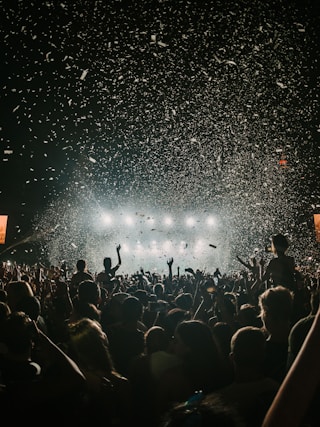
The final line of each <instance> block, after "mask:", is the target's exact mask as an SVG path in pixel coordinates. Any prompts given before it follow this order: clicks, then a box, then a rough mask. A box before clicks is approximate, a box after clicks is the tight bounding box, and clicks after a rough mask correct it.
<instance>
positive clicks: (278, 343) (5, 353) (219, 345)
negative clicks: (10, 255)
mask: <svg viewBox="0 0 320 427" xmlns="http://www.w3.org/2000/svg"><path fill="white" fill-rule="evenodd" d="M288 249H289V242H288V240H287V238H286V237H285V236H284V235H281V234H277V235H275V236H273V238H272V241H271V251H272V252H270V253H272V254H273V255H272V258H271V259H270V260H269V263H266V264H265V263H264V262H263V261H264V260H261V263H260V262H259V260H258V259H257V258H256V257H251V258H250V261H248V262H247V261H244V260H243V258H242V257H241V256H240V255H239V256H237V259H238V261H239V262H240V265H241V268H239V271H238V272H237V273H234V272H233V273H232V274H228V273H221V272H220V270H219V268H218V267H216V266H215V267H214V268H213V269H212V273H204V272H202V271H200V270H199V269H197V270H196V271H194V270H193V269H192V268H190V267H187V268H186V269H185V271H184V274H181V273H180V268H179V267H177V269H176V270H175V269H174V267H175V266H174V258H170V259H169V260H168V261H167V267H168V273H167V274H165V275H163V276H161V275H159V274H152V273H150V272H149V271H145V270H144V268H140V269H139V271H135V272H132V274H126V275H121V274H117V273H118V271H119V267H120V265H121V263H122V259H121V255H120V252H121V246H120V245H118V246H117V247H116V253H117V258H118V259H117V263H116V264H115V266H114V267H113V266H112V260H111V258H110V257H105V258H104V259H103V260H102V264H103V266H104V270H103V271H101V272H98V273H95V272H92V271H90V266H89V265H87V261H86V260H85V259H80V258H79V260H78V261H77V263H76V265H75V266H74V268H73V270H72V272H71V273H70V274H69V275H68V274H66V270H65V268H61V266H53V265H50V266H48V267H46V266H44V265H43V264H40V263H37V264H35V265H32V266H30V265H25V264H21V265H18V264H16V263H13V264H12V265H10V266H9V265H7V264H6V263H5V262H3V263H2V265H1V270H0V279H1V289H0V291H1V292H0V407H1V408H2V409H1V411H2V413H3V415H4V416H5V415H7V417H8V419H10V422H17V423H18V422H24V423H25V422H27V421H30V422H32V424H33V425H40V424H41V425H42V424H43V417H45V418H46V419H49V420H50V421H52V422H60V423H62V422H63V423H72V425H84V424H86V425H87V424H88V423H91V424H92V425H93V424H95V423H98V422H99V423H106V425H110V426H119V427H122V426H127V425H128V424H129V423H136V424H138V425H140V426H150V427H175V426H192V427H201V426H209V425H210V426H213V425H215V426H222V425H223V426H234V427H237V426H239V427H240V426H243V427H274V426H278V425H288V426H289V425H290V426H291V427H292V426H297V427H307V426H311V427H313V426H319V425H320V424H319V423H320V417H319V415H318V411H317V404H318V402H319V398H320V387H319V385H320V382H319V381H320V364H319V356H320V344H319V343H320V308H319V278H318V271H316V270H315V271H311V270H306V269H304V268H302V266H299V263H298V262H296V261H295V260H294V259H293V257H290V256H289V255H287V254H286V252H287V251H288ZM175 271H177V273H176V274H175ZM39 408H41V414H45V415H41V416H40V409H39Z"/></svg>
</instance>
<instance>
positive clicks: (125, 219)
mask: <svg viewBox="0 0 320 427" xmlns="http://www.w3.org/2000/svg"><path fill="white" fill-rule="evenodd" d="M124 222H125V223H126V224H127V225H133V218H132V217H131V216H129V215H127V216H126V217H125V218H124Z"/></svg>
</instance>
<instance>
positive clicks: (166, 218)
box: [164, 216, 173, 225]
mask: <svg viewBox="0 0 320 427" xmlns="http://www.w3.org/2000/svg"><path fill="white" fill-rule="evenodd" d="M164 223H165V225H172V224H173V220H172V218H171V217H170V216H166V217H165V218H164Z"/></svg>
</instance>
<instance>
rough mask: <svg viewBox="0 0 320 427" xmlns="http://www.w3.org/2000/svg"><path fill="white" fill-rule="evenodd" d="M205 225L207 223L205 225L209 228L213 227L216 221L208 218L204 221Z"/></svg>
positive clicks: (210, 217) (211, 217)
mask: <svg viewBox="0 0 320 427" xmlns="http://www.w3.org/2000/svg"><path fill="white" fill-rule="evenodd" d="M206 223H207V225H209V226H213V225H215V223H216V221H215V219H214V217H213V216H209V217H208V218H207V220H206Z"/></svg>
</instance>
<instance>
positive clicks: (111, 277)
mask: <svg viewBox="0 0 320 427" xmlns="http://www.w3.org/2000/svg"><path fill="white" fill-rule="evenodd" d="M120 249H121V245H118V246H117V248H116V250H117V257H118V262H117V264H116V265H114V266H112V260H111V258H110V257H105V258H104V259H103V266H104V270H103V271H101V272H100V273H98V274H97V277H96V282H97V283H99V285H100V286H102V287H103V288H105V289H106V291H107V292H108V294H111V293H112V291H113V290H114V288H115V287H116V285H117V284H118V281H117V280H116V272H117V271H118V270H119V268H120V266H121V263H122V259H121V255H120Z"/></svg>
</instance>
